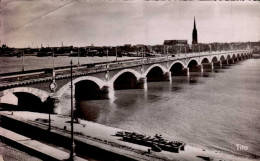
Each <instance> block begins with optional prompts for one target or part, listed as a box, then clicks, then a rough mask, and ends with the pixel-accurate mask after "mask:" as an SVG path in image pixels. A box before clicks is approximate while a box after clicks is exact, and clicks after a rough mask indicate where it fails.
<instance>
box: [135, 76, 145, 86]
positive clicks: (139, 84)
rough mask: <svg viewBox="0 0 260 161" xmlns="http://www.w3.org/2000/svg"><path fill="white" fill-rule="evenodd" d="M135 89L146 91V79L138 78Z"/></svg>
mask: <svg viewBox="0 0 260 161" xmlns="http://www.w3.org/2000/svg"><path fill="white" fill-rule="evenodd" d="M135 88H136V89H146V88H147V79H146V78H139V79H138V80H137V82H136V84H135Z"/></svg>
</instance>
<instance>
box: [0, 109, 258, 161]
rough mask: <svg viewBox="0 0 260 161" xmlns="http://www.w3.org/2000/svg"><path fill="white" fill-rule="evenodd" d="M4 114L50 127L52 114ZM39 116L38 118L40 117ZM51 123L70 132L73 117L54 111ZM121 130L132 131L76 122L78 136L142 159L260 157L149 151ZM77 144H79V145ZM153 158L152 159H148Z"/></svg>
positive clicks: (242, 160) (190, 148)
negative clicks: (119, 134) (127, 138)
mask: <svg viewBox="0 0 260 161" xmlns="http://www.w3.org/2000/svg"><path fill="white" fill-rule="evenodd" d="M0 115H3V116H6V117H10V118H13V119H18V120H23V121H25V122H27V123H29V124H35V125H36V126H37V125H38V126H40V125H41V126H44V127H45V128H47V127H48V122H44V120H45V121H46V120H47V119H48V114H42V113H33V112H18V111H15V112H13V115H11V112H4V111H1V112H0ZM36 119H38V121H37V120H36ZM51 120H52V122H51V126H52V128H53V130H52V131H54V129H55V128H57V129H60V130H61V129H64V128H65V126H66V130H68V132H70V123H69V122H68V121H69V120H70V117H66V116H62V115H51ZM117 131H128V130H124V129H119V128H114V127H110V126H107V125H102V124H98V123H94V122H89V121H86V120H80V124H75V125H74V133H75V134H78V135H75V139H77V140H81V141H83V142H85V143H86V142H88V141H87V140H91V141H92V143H93V144H95V145H96V146H98V147H103V148H107V150H109V151H111V152H115V153H119V152H120V153H121V154H126V155H129V156H134V157H137V158H139V159H137V160H207V159H209V160H221V159H224V160H237V161H249V160H250V161H252V160H256V159H252V158H246V157H242V156H236V155H233V154H228V153H227V152H222V151H218V150H213V149H209V148H206V147H205V148H202V147H200V146H196V145H191V144H186V146H185V151H181V152H180V153H171V152H167V151H162V152H159V153H158V152H152V154H148V153H147V151H148V148H150V147H145V146H141V145H138V144H133V143H128V142H124V141H121V140H120V139H119V137H116V136H114V135H115V133H116V132H117ZM76 146H77V145H76ZM148 158H150V159H148Z"/></svg>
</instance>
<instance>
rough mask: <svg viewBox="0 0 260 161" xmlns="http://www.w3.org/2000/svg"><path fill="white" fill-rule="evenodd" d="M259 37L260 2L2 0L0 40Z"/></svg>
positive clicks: (17, 43) (26, 43)
mask: <svg viewBox="0 0 260 161" xmlns="http://www.w3.org/2000/svg"><path fill="white" fill-rule="evenodd" d="M194 17H195V18H196V26H197V31H198V42H200V43H210V42H241V41H259V40H260V3H259V2H204V1H203V2H198V1H185V2H180V1H179V2H178V1H177V2H176V1H170V2H158V1H156V2H155V1H154V2H144V1H124V2H123V1H86V0H2V4H1V30H0V38H1V44H7V45H8V46H10V47H32V48H34V47H37V46H38V47H40V46H41V44H42V45H43V46H44V47H46V46H61V42H63V45H64V46H70V45H73V46H88V45H91V44H93V45H96V46H106V45H112V46H115V45H123V44H147V45H155V44H163V41H164V40H169V39H181V40H188V43H191V40H192V30H193V21H194Z"/></svg>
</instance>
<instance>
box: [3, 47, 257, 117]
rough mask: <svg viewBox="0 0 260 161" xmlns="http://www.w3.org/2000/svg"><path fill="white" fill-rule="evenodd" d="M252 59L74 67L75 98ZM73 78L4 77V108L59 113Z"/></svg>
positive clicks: (195, 56) (241, 55)
mask: <svg viewBox="0 0 260 161" xmlns="http://www.w3.org/2000/svg"><path fill="white" fill-rule="evenodd" d="M251 56H252V50H236V51H222V52H205V53H187V54H179V55H176V56H175V57H168V56H167V57H156V58H143V59H135V60H129V61H124V62H113V63H107V64H105V63H104V64H99V65H96V66H94V67H89V66H88V67H86V66H80V67H77V66H74V67H73V77H72V84H73V93H74V94H73V95H74V98H75V100H76V101H79V100H93V99H109V98H112V97H113V91H114V90H120V89H140V88H147V82H152V81H171V77H172V76H179V75H187V76H189V74H190V72H198V71H203V70H214V68H216V67H221V66H222V65H228V64H233V63H235V62H236V61H241V60H244V59H248V58H250V57H251ZM54 73H55V74H54ZM70 79H71V77H70V68H62V69H57V70H56V69H55V70H54V72H53V71H52V72H50V73H48V72H46V70H39V71H35V72H31V73H27V74H26V73H15V74H9V75H8V76H2V77H1V78H0V80H1V82H0V105H3V104H14V105H18V106H22V107H25V106H26V107H27V106H28V107H30V108H32V109H33V108H38V107H39V108H40V107H41V108H43V110H42V111H45V112H46V110H47V109H52V111H53V112H54V113H58V114H59V113H61V111H62V107H63V106H62V101H60V100H61V98H65V99H67V100H70V96H68V95H67V96H66V93H69V92H70V90H71V89H70V88H71V87H70V83H71V82H70ZM53 80H55V82H56V84H57V88H56V90H55V91H50V89H49V85H50V82H52V81H53ZM47 107H49V108H47ZM44 109H45V110H44Z"/></svg>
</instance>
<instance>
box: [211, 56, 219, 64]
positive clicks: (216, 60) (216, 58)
mask: <svg viewBox="0 0 260 161" xmlns="http://www.w3.org/2000/svg"><path fill="white" fill-rule="evenodd" d="M210 62H213V63H216V62H218V57H216V56H214V57H212V59H211V61H210Z"/></svg>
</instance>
